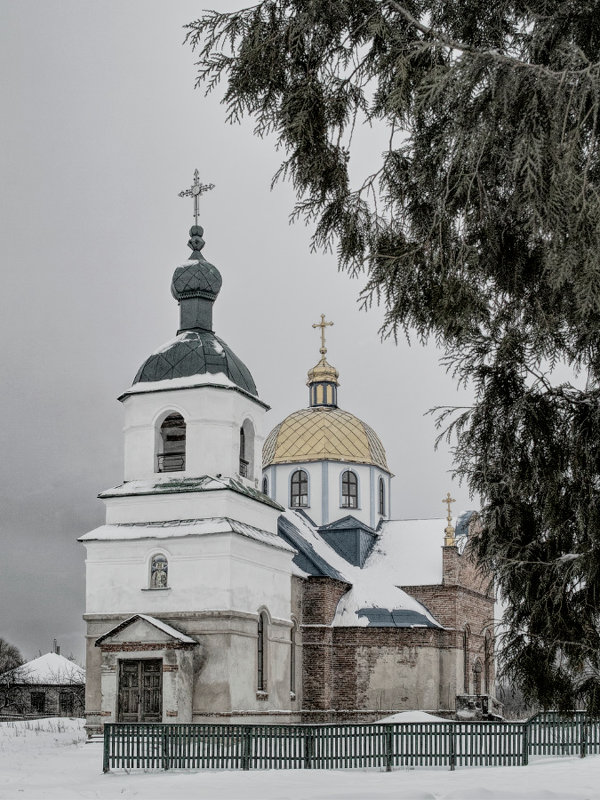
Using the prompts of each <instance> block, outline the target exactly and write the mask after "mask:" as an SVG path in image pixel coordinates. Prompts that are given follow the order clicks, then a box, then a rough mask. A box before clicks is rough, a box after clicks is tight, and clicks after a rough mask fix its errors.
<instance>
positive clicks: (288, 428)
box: [263, 365, 389, 472]
mask: <svg viewBox="0 0 600 800" xmlns="http://www.w3.org/2000/svg"><path fill="white" fill-rule="evenodd" d="M317 366H319V365H317ZM328 366H329V365H328ZM315 369H316V368H315ZM332 369H333V368H332ZM311 371H312V370H311ZM324 460H330V461H349V462H351V463H354V464H373V465H374V466H377V467H380V468H381V469H384V470H385V471H386V472H389V470H388V465H387V462H386V458H385V450H384V449H383V445H382V444H381V440H380V439H379V437H378V436H377V434H376V433H375V431H374V430H373V429H372V428H370V427H369V426H368V425H367V424H366V423H364V422H363V421H362V420H360V419H358V417H355V416H354V414H350V413H349V412H348V411H342V410H341V409H339V408H333V407H331V406H321V407H316V408H303V409H301V410H300V411H294V413H293V414H290V415H289V417H286V418H285V419H284V420H283V422H281V423H279V425H277V427H276V428H273V430H272V431H271V433H270V434H269V435H268V436H267V439H266V441H265V444H264V447H263V467H268V466H270V465H271V464H289V463H296V462H302V461H324Z"/></svg>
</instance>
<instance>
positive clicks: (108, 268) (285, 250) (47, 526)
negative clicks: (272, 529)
mask: <svg viewBox="0 0 600 800" xmlns="http://www.w3.org/2000/svg"><path fill="white" fill-rule="evenodd" d="M239 6H241V4H240V3H239V0H231V2H225V0H216V2H213V3H212V4H211V3H209V2H205V0H203V2H201V3H197V2H191V1H190V0H176V1H174V0H171V2H168V3H167V2H164V0H44V2H39V0H0V59H1V72H2V75H3V81H2V89H1V90H0V91H1V92H2V97H1V103H2V110H3V125H2V138H3V141H2V148H1V150H0V163H1V173H0V174H1V189H0V191H1V193H2V214H1V218H0V225H1V226H2V240H1V241H2V256H3V262H4V268H3V271H2V276H3V285H2V291H1V292H0V304H1V305H0V311H1V313H0V326H1V328H2V342H3V343H4V348H3V353H2V364H3V368H2V376H3V380H2V391H1V396H0V407H1V418H2V420H3V424H2V431H3V436H2V454H3V457H2V470H1V472H2V479H1V481H0V539H1V546H2V550H3V554H4V558H3V559H2V561H3V569H2V579H1V581H0V615H1V616H0V636H4V637H5V638H7V639H8V640H9V641H11V642H13V643H14V644H16V645H18V646H19V647H20V648H21V649H22V652H23V654H24V656H26V657H27V658H32V657H34V656H36V655H37V654H38V650H39V651H42V652H46V651H47V650H49V649H50V647H51V644H52V639H53V638H54V637H56V638H57V639H58V640H59V641H60V643H61V644H62V647H63V652H65V653H67V654H68V653H69V652H73V653H74V654H75V655H76V656H77V657H78V658H81V657H82V656H83V649H84V647H83V623H82V621H81V615H82V613H83V611H84V549H83V547H82V546H81V545H80V544H78V543H77V541H76V539H77V537H78V536H80V535H81V534H83V533H85V532H86V531H87V530H90V529H91V528H94V527H95V526H97V525H99V524H101V523H102V521H103V506H102V503H101V502H100V501H99V500H97V499H96V495H97V493H98V492H99V491H101V490H102V489H106V488H108V487H110V486H114V485H117V484H119V483H120V482H121V480H122V409H121V405H120V404H119V403H118V402H117V400H116V397H117V396H118V395H119V394H120V393H121V392H123V391H124V390H125V389H126V388H127V387H128V386H129V385H130V384H131V381H132V379H133V377H134V375H135V373H136V371H137V369H138V367H139V366H140V364H141V363H142V361H143V360H144V359H145V358H146V356H147V355H149V353H151V352H152V351H153V350H155V349H156V348H157V347H158V346H160V345H161V344H162V343H163V342H165V341H167V340H168V339H170V338H172V337H173V335H174V334H175V332H176V329H177V320H178V313H177V304H176V303H175V301H174V300H173V299H172V297H171V295H170V290H169V287H170V281H171V275H172V273H173V270H174V268H175V267H176V266H177V265H178V264H179V263H180V262H181V261H182V260H184V259H186V258H187V255H188V252H189V251H188V248H187V246H186V242H187V239H188V229H189V226H190V225H191V224H192V222H193V219H192V216H191V212H192V208H191V201H189V200H183V199H180V198H179V197H178V196H177V194H178V192H179V191H180V190H181V189H185V188H187V187H188V186H189V185H190V183H191V180H192V175H193V171H194V169H195V168H196V167H198V169H199V170H200V173H201V177H202V179H203V180H204V181H205V182H213V183H215V184H216V188H215V190H214V191H213V192H211V193H210V194H209V195H208V196H207V197H206V199H205V200H204V201H203V203H202V219H201V222H202V224H203V226H204V228H205V236H204V238H205V240H206V247H205V249H204V253H205V255H206V257H207V258H208V260H209V261H211V262H212V263H214V264H215V265H216V266H217V267H218V268H219V270H220V271H221V273H222V276H223V289H222V291H221V294H220V296H219V298H218V300H217V303H216V306H215V313H214V320H215V329H216V332H217V333H218V334H219V335H220V336H221V337H223V338H224V339H225V341H226V342H227V343H228V344H229V345H230V346H231V347H232V348H233V350H234V352H235V353H237V354H238V355H239V356H240V357H241V358H242V360H243V361H244V362H245V363H246V364H247V365H248V367H249V368H250V370H251V372H252V374H253V376H254V379H255V381H256V384H257V387H258V390H259V393H260V396H261V398H262V399H263V400H265V401H266V402H267V403H269V404H270V405H271V406H272V411H271V412H270V413H269V415H268V426H267V430H266V431H265V433H267V432H268V430H270V428H271V427H273V426H274V425H276V424H277V422H279V421H280V420H281V419H282V418H283V417H284V416H286V415H287V414H288V413H290V412H291V411H293V410H295V409H297V408H301V407H304V406H305V405H307V389H306V386H305V381H306V372H307V370H308V369H309V368H310V367H311V366H313V365H314V364H315V363H316V361H317V360H318V357H319V353H318V348H319V338H318V332H317V331H314V330H313V329H312V327H311V324H312V323H313V322H316V321H318V319H319V315H320V314H321V313H322V312H324V313H326V314H327V318H328V319H331V320H333V321H334V322H335V326H334V327H333V328H329V329H328V334H327V337H328V341H327V346H328V349H329V353H328V358H329V360H330V361H331V363H333V364H334V365H335V366H336V367H337V368H338V369H339V371H340V383H341V388H340V394H339V400H340V405H341V406H342V407H343V408H346V409H347V410H349V411H352V412H353V413H355V414H357V415H358V416H359V417H361V418H363V419H364V420H365V421H366V422H368V423H369V424H370V425H371V426H372V427H373V428H374V429H375V430H376V431H377V433H378V434H379V435H380V437H381V439H382V440H383V443H384V445H385V447H386V449H387V454H388V463H389V465H390V468H391V469H392V471H393V472H394V473H395V474H396V478H395V479H394V482H393V497H392V513H393V516H394V517H400V518H412V517H438V516H442V515H443V513H444V508H443V506H442V504H441V500H442V497H443V496H444V495H445V494H446V492H447V491H448V490H451V491H452V493H453V496H454V497H455V498H456V499H457V501H458V502H457V504H456V507H457V508H458V509H464V508H469V507H473V502H472V501H470V500H469V499H468V494H467V492H466V489H465V488H464V487H462V488H461V487H459V486H458V485H457V484H456V482H452V481H451V479H450V475H449V472H448V470H449V469H450V467H451V459H450V456H449V454H448V451H447V449H446V448H442V449H440V450H438V451H437V452H434V439H435V435H436V432H435V428H434V422H433V419H432V417H431V416H424V413H425V412H426V411H427V409H429V408H430V407H432V406H435V405H445V404H455V403H462V402H464V398H463V397H462V396H460V395H458V394H457V392H456V389H455V386H454V384H453V382H452V380H451V378H450V377H449V376H447V375H446V374H445V372H444V370H443V369H442V367H440V366H439V365H438V357H439V354H438V353H436V351H435V350H434V349H432V348H429V349H424V348H422V347H420V346H419V345H416V344H415V345H413V346H412V347H411V348H409V347H408V346H407V345H406V344H405V343H404V342H400V343H399V344H398V346H396V345H395V344H394V343H393V342H391V341H386V342H383V343H382V342H381V341H380V338H379V335H378V329H379V327H380V325H381V320H382V312H381V311H380V310H379V309H376V308H374V309H372V310H370V311H369V312H367V313H365V312H364V311H361V310H360V309H359V306H358V304H357V298H358V295H359V292H360V289H361V288H362V284H361V281H360V279H358V280H355V281H351V280H350V279H349V278H348V277H347V276H346V275H345V274H340V273H338V271H337V265H336V260H335V257H334V256H333V255H331V254H329V255H322V254H314V253H311V252H310V247H309V242H310V230H309V229H307V228H305V227H304V226H303V225H302V224H295V225H292V226H290V225H289V222H288V215H289V212H290V211H291V208H292V205H293V201H294V198H293V194H292V191H291V189H290V187H289V186H286V185H280V186H278V187H277V188H276V189H275V190H274V191H273V192H271V191H270V182H271V177H272V175H273V173H274V172H275V171H276V169H277V167H278V165H279V163H280V159H279V157H278V154H277V153H276V152H275V150H274V146H273V142H272V141H268V140H259V139H256V138H254V137H253V136H252V124H251V123H246V124H245V125H243V126H233V127H232V126H230V125H227V124H226V123H225V111H224V107H223V106H221V105H220V104H219V99H220V98H219V96H218V94H216V95H213V96H211V97H210V98H208V99H206V98H204V97H203V94H202V93H201V92H200V91H199V90H197V89H194V82H195V67H194V55H193V53H192V52H191V50H190V48H189V47H187V46H185V47H184V46H183V45H182V42H183V37H184V31H183V25H184V24H185V23H186V22H189V21H191V20H193V19H195V18H196V17H198V16H200V14H201V13H202V10H203V8H205V7H213V8H218V9H219V10H227V9H231V8H235V7H239ZM359 141H360V140H359ZM378 150H379V147H378V143H377V134H376V133H375V135H373V134H368V135H367V134H365V135H363V136H362V153H361V154H360V159H362V160H360V159H359V163H358V164H357V165H356V167H357V171H360V170H361V169H362V165H363V164H364V166H365V168H367V166H368V165H369V164H370V163H372V161H373V158H374V156H375V157H377V155H378ZM442 535H443V532H442V530H440V545H441V543H442ZM415 547H418V542H415Z"/></svg>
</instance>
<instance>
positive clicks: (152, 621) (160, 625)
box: [96, 614, 197, 645]
mask: <svg viewBox="0 0 600 800" xmlns="http://www.w3.org/2000/svg"><path fill="white" fill-rule="evenodd" d="M136 619H143V620H144V621H145V622H147V623H148V624H149V625H152V626H153V627H155V628H157V629H158V630H160V631H162V632H163V633H166V634H167V636H170V637H171V638H173V639H177V640H178V641H179V642H185V644H197V642H196V640H195V639H192V638H191V636H187V635H186V634H185V633H181V631H178V630H177V629H176V628H173V627H172V626H171V625H167V623H166V622H163V621H162V620H160V619H157V618H156V617H150V616H149V615H148V614H133V615H132V616H131V617H127V619H124V620H123V622H119V624H118V625H115V626H114V628H111V629H110V630H109V631H106V633H103V634H102V636H100V637H99V638H98V639H96V645H99V644H100V642H103V641H104V640H105V639H108V638H109V637H110V636H113V635H114V634H115V633H117V632H118V631H120V630H123V628H126V627H127V626H128V625H131V623H132V622H135V621H136Z"/></svg>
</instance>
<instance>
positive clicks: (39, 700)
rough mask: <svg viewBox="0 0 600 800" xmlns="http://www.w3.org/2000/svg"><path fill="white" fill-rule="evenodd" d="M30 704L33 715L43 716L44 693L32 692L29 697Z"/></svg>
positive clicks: (44, 706)
mask: <svg viewBox="0 0 600 800" xmlns="http://www.w3.org/2000/svg"><path fill="white" fill-rule="evenodd" d="M30 704H31V710H32V712H33V713H34V714H43V713H44V711H45V710H46V694H45V692H32V693H31V695H30Z"/></svg>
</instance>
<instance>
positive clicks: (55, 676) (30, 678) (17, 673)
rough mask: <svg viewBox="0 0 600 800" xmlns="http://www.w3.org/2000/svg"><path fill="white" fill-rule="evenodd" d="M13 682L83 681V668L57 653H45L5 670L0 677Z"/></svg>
mask: <svg viewBox="0 0 600 800" xmlns="http://www.w3.org/2000/svg"><path fill="white" fill-rule="evenodd" d="M9 676H10V679H11V680H12V681H14V682H15V683H36V684H44V685H62V686H64V685H65V684H75V683H77V684H78V683H85V670H84V669H83V667H80V666H79V664H75V663H74V662H73V661H69V659H68V658H65V657H64V656H60V655H58V653H46V655H44V656H40V657H39V658H34V659H33V661H28V662H27V663H26V664H23V666H21V667H17V669H14V670H10V671H9V672H5V673H4V675H1V676H0V678H6V677H9Z"/></svg>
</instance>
